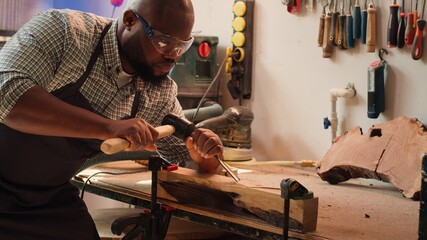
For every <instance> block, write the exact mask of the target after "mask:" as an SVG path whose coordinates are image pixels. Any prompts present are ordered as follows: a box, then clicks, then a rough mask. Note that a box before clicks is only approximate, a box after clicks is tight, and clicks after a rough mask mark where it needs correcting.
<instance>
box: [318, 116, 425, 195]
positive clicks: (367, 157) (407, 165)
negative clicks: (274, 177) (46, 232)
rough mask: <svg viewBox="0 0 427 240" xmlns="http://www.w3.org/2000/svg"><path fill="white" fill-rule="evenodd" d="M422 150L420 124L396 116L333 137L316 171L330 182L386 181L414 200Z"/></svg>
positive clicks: (422, 137) (421, 127)
mask: <svg viewBox="0 0 427 240" xmlns="http://www.w3.org/2000/svg"><path fill="white" fill-rule="evenodd" d="M425 152H427V133H426V131H425V128H424V126H423V124H422V123H421V122H420V121H418V120H417V119H415V118H407V117H399V118H396V119H394V120H392V121H388V122H385V123H382V124H375V125H373V126H372V127H371V128H370V129H369V130H368V132H367V133H366V134H363V133H362V129H361V128H359V127H356V128H353V129H351V130H350V131H348V132H347V133H345V134H344V135H343V136H340V137H338V138H336V139H335V140H334V143H333V145H332V147H331V148H330V149H329V150H328V152H327V153H326V154H325V156H324V157H323V159H322V161H321V162H320V169H319V170H318V174H319V176H320V177H321V178H322V179H323V180H325V181H328V182H329V183H332V184H337V183H340V182H343V181H347V180H349V179H350V178H371V179H376V180H381V181H385V182H390V183H392V184H393V185H394V186H396V187H397V188H398V189H400V190H401V191H402V193H403V195H404V196H405V197H408V198H414V199H418V198H419V192H420V189H421V184H420V183H421V175H420V169H421V156H422V154H423V153H425Z"/></svg>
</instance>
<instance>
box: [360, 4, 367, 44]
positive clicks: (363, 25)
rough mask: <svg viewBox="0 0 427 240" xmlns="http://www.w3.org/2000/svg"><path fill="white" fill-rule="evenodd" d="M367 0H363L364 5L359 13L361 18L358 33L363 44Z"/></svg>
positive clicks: (364, 40)
mask: <svg viewBox="0 0 427 240" xmlns="http://www.w3.org/2000/svg"><path fill="white" fill-rule="evenodd" d="M367 2H368V0H365V5H364V8H363V10H362V13H361V14H360V16H361V19H360V31H361V33H360V35H361V37H362V43H363V44H365V43H366V25H367V23H368V5H367Z"/></svg>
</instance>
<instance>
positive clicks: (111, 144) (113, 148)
mask: <svg viewBox="0 0 427 240" xmlns="http://www.w3.org/2000/svg"><path fill="white" fill-rule="evenodd" d="M156 130H157V131H158V132H159V136H158V137H157V139H160V138H164V137H167V136H169V135H172V134H173V133H174V132H175V127H174V126H172V125H163V126H160V127H156ZM129 144H130V142H129V141H128V140H126V139H123V138H110V139H107V140H105V141H104V142H102V144H101V151H102V152H103V153H105V154H114V153H118V152H120V151H123V150H125V149H126V148H127V147H129Z"/></svg>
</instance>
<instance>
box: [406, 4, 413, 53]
mask: <svg viewBox="0 0 427 240" xmlns="http://www.w3.org/2000/svg"><path fill="white" fill-rule="evenodd" d="M414 22H415V20H414V13H413V12H412V0H411V11H410V12H409V13H408V18H407V22H406V29H405V44H406V46H408V47H409V46H411V45H412V43H413V42H414V36H415V28H414Z"/></svg>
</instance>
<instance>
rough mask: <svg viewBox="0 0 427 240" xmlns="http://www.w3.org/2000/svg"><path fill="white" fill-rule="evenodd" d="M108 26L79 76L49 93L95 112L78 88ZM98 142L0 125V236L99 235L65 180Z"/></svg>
mask: <svg viewBox="0 0 427 240" xmlns="http://www.w3.org/2000/svg"><path fill="white" fill-rule="evenodd" d="M110 26H111V23H110V24H109V25H107V26H106V27H105V28H104V30H103V32H102V34H101V37H100V39H99V41H98V44H97V46H96V48H95V50H94V52H93V53H92V56H91V58H90V60H89V64H88V65H87V68H86V71H85V72H84V73H83V75H82V76H81V77H80V78H79V79H78V80H77V81H76V82H75V83H71V84H68V85H66V86H64V87H62V88H60V89H58V90H55V91H53V92H52V94H53V95H54V96H56V97H58V98H59V99H61V100H63V101H65V102H67V103H69V104H72V105H74V106H77V107H80V108H84V109H87V110H89V111H91V112H95V111H94V110H93V108H92V107H91V105H90V103H89V102H88V101H87V99H86V98H85V97H84V96H83V95H82V94H81V93H80V91H79V89H80V87H81V86H82V85H83V83H84V82H85V80H86V79H87V77H88V76H89V74H90V72H91V71H92V68H93V66H94V64H95V62H96V60H97V59H98V56H99V54H100V52H101V51H102V40H103V38H104V36H105V34H106V33H107V31H108V29H109V28H110ZM44 107H47V106H44ZM99 146H100V141H99V140H90V139H78V138H66V137H50V136H40V135H33V134H26V133H22V132H19V131H16V130H14V129H11V128H9V127H7V126H6V125H4V124H0V239H2V240H26V239H28V240H36V239H43V240H50V239H52V240H68V239H69V240H86V239H87V240H93V239H99V236H98V232H97V231H96V228H95V224H94V222H93V220H92V218H91V216H90V215H89V213H88V211H87V207H86V205H85V203H84V202H83V200H81V199H80V198H79V190H78V189H77V188H76V187H75V186H74V185H72V184H71V182H70V179H71V178H72V177H73V176H74V174H75V173H76V171H77V170H78V169H79V168H80V167H81V166H82V165H83V163H84V161H85V160H87V159H88V158H90V157H93V156H94V155H96V154H97V153H99Z"/></svg>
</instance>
